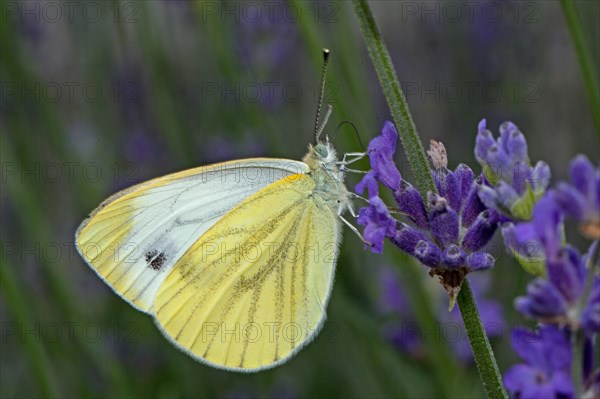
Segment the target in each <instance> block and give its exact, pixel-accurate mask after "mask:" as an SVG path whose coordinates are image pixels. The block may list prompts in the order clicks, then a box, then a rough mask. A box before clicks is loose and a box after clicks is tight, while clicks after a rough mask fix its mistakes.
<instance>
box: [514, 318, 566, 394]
mask: <svg viewBox="0 0 600 399" xmlns="http://www.w3.org/2000/svg"><path fill="white" fill-rule="evenodd" d="M511 338H512V346H513V349H514V350H515V351H516V352H517V353H518V354H519V356H521V357H522V358H523V360H525V363H524V364H517V365H515V366H513V367H511V368H510V369H509V370H508V371H507V372H506V374H505V375H504V384H505V385H506V389H507V390H508V391H509V392H511V393H512V394H514V395H518V397H519V398H520V399H538V398H555V397H573V395H574V389H573V383H572V381H571V371H570V370H571V361H572V359H571V347H570V343H569V336H568V334H567V333H566V332H565V331H562V330H559V329H558V328H557V327H555V326H540V328H539V330H538V332H537V333H534V332H531V331H529V330H526V329H522V328H516V329H514V330H513V334H512V337H511Z"/></svg>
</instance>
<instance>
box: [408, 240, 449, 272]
mask: <svg viewBox="0 0 600 399" xmlns="http://www.w3.org/2000/svg"><path fill="white" fill-rule="evenodd" d="M414 255H415V256H416V257H417V259H419V260H420V261H421V263H423V264H424V265H425V266H429V267H437V266H439V264H440V263H441V262H442V259H443V254H442V251H441V250H440V248H439V247H438V246H437V245H435V244H434V243H432V242H431V241H427V240H421V241H419V242H418V243H417V245H416V246H415V251H414Z"/></svg>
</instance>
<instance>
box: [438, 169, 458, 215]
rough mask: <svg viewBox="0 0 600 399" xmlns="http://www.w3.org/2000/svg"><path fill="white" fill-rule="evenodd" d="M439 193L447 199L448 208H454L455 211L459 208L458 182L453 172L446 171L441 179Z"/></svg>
mask: <svg viewBox="0 0 600 399" xmlns="http://www.w3.org/2000/svg"><path fill="white" fill-rule="evenodd" d="M440 193H441V195H442V197H444V198H446V199H447V200H448V204H449V205H450V208H452V209H454V210H455V211H457V212H458V211H459V210H460V199H461V193H460V184H459V182H458V179H457V177H456V176H455V175H454V173H453V172H451V171H448V172H447V173H446V178H445V179H444V181H443V186H442V190H441V191H440Z"/></svg>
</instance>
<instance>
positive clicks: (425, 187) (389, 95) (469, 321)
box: [352, 0, 507, 398]
mask: <svg viewBox="0 0 600 399" xmlns="http://www.w3.org/2000/svg"><path fill="white" fill-rule="evenodd" d="M352 2H353V4H354V11H355V13H356V16H357V18H358V21H359V24H360V28H361V31H362V34H363V37H364V39H365V42H366V44H367V49H368V51H369V55H370V56H371V60H372V61H373V65H374V66H375V71H376V72H377V76H378V78H379V82H380V84H381V87H382V89H383V93H384V95H385V97H386V100H387V102H388V106H389V107H390V111H391V113H392V118H393V119H394V122H395V123H396V125H397V126H398V128H399V129H400V138H401V140H402V144H403V146H404V151H405V153H406V157H407V158H408V161H409V163H410V166H411V168H412V171H413V173H414V175H415V178H416V186H417V188H418V189H419V191H420V192H421V195H423V196H424V198H426V196H427V192H429V191H431V192H435V191H436V189H435V184H434V182H433V177H432V175H431V173H430V169H429V165H428V163H427V157H426V155H425V151H423V145H422V144H421V140H420V138H419V135H418V133H417V129H416V127H415V123H414V121H413V120H412V116H411V114H410V111H409V109H408V105H407V103H406V99H405V97H404V94H403V93H402V89H401V87H400V82H399V81H398V77H397V76H396V72H395V69H394V65H393V64H392V60H391V57H390V55H389V52H388V51H387V48H386V46H385V43H384V42H383V39H382V38H381V35H380V33H379V30H378V28H377V24H376V22H375V18H374V17H373V14H372V13H371V10H370V8H369V4H368V3H367V1H366V0H353V1H352ZM458 305H459V307H460V312H461V315H462V318H463V322H464V324H465V328H466V330H467V335H468V337H469V342H470V343H471V348H472V350H473V356H474V357H475V362H476V363H477V369H478V370H479V375H480V377H481V380H482V382H483V386H484V388H485V391H486V393H487V396H488V397H490V398H507V394H506V391H505V390H504V387H503V385H502V378H501V376H500V371H499V370H498V366H497V364H496V359H495V358H494V353H493V352H492V349H491V346H490V343H489V341H488V339H487V335H486V334H485V330H484V328H483V323H482V322H481V319H480V317H479V312H478V311H477V306H476V304H475V300H474V298H473V293H472V292H471V287H470V285H469V281H468V280H467V279H465V281H464V282H463V285H462V289H461V292H460V294H459V296H458Z"/></svg>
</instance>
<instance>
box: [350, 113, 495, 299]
mask: <svg viewBox="0 0 600 399" xmlns="http://www.w3.org/2000/svg"><path fill="white" fill-rule="evenodd" d="M397 137H398V133H397V132H396V129H395V127H394V125H393V124H392V123H391V122H386V123H385V124H384V127H383V129H382V132H381V135H379V136H377V137H375V138H374V139H373V140H371V142H370V143H369V148H368V154H369V160H370V162H371V170H370V171H369V172H368V173H367V174H366V175H365V176H364V178H363V179H362V181H361V182H360V183H359V184H358V185H357V186H356V191H357V192H358V193H363V192H364V191H365V189H366V190H367V191H368V193H369V194H368V195H369V205H368V206H367V207H365V208H362V209H361V210H360V213H359V220H358V223H359V224H360V225H363V226H366V227H365V230H364V237H365V239H366V240H367V241H369V242H371V243H372V246H371V251H372V252H376V253H380V252H381V251H382V249H383V241H384V238H386V237H387V238H390V239H391V241H392V242H393V243H394V244H395V245H396V246H398V247H399V248H400V249H401V250H403V251H404V252H407V253H408V254H410V255H411V256H414V257H415V258H417V259H418V260H419V261H420V262H421V263H422V264H424V265H426V266H428V267H429V268H430V274H431V275H437V276H439V277H440V279H441V281H442V284H443V285H444V287H445V288H446V290H447V291H448V294H449V295H450V298H451V300H452V299H453V298H455V297H456V295H457V294H458V290H459V289H460V284H461V283H462V280H463V279H464V276H465V275H466V274H467V273H469V272H471V271H476V270H483V269H487V268H490V267H492V266H493V265H494V258H493V257H492V256H491V255H490V254H489V253H487V252H485V251H484V247H485V246H486V244H487V243H488V242H489V241H490V240H491V238H492V237H493V235H494V233H495V231H496V229H497V226H498V221H499V214H498V213H497V212H496V211H494V210H491V209H486V207H485V206H484V204H483V203H482V202H481V201H480V199H479V196H478V195H477V186H478V184H480V183H481V181H482V180H481V178H475V177H474V173H473V171H472V170H471V169H470V168H469V167H468V166H466V165H464V164H461V165H459V166H458V167H457V168H456V169H455V170H454V171H451V170H448V169H447V168H446V166H447V159H446V155H445V154H446V153H445V149H444V147H443V145H442V144H441V143H437V142H433V143H432V148H431V150H430V152H429V153H430V155H431V156H432V159H433V160H434V165H435V166H436V170H435V172H434V180H435V182H436V185H437V188H438V192H439V194H436V193H428V196H427V203H426V202H425V201H424V199H423V197H422V196H421V194H420V193H419V191H417V190H416V189H415V188H414V187H413V186H412V185H411V184H410V183H408V182H407V181H405V180H403V179H402V177H401V176H400V172H398V169H397V167H396V165H395V164H394V161H393V155H394V152H395V148H396V141H397ZM377 182H379V183H382V184H383V186H385V187H387V188H388V189H390V190H392V194H393V196H394V198H395V199H396V202H397V203H398V207H399V210H400V211H401V212H402V213H403V214H404V215H405V216H406V217H407V218H408V220H406V221H405V222H401V221H396V220H395V219H393V218H392V217H391V215H390V214H389V212H388V211H387V207H386V206H385V204H384V203H383V201H382V200H381V198H380V197H379V187H378V184H377Z"/></svg>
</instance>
